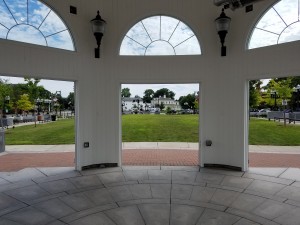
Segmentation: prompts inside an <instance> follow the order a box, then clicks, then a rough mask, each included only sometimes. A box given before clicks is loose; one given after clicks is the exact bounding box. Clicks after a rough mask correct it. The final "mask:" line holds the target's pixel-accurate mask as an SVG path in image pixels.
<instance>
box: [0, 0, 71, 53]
mask: <svg viewBox="0 0 300 225" xmlns="http://www.w3.org/2000/svg"><path fill="white" fill-rule="evenodd" d="M0 38H2V39H7V40H13V41H20V42H25V43H31V44H36V45H43V46H48V47H53V48H61V49H66V50H70V51H74V44H73V40H72V37H71V35H70V32H69V30H68V29H67V27H66V25H65V24H64V22H63V21H62V20H61V18H60V17H59V16H58V15H57V14H56V13H55V12H54V11H53V10H52V9H50V8H49V7H48V6H46V5H45V4H43V3H42V2H40V1H38V0H13V1H12V0H0Z"/></svg>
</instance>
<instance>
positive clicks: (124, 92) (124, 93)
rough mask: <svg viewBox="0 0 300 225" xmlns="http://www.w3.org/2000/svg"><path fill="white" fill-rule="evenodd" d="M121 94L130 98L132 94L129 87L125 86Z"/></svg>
mask: <svg viewBox="0 0 300 225" xmlns="http://www.w3.org/2000/svg"><path fill="white" fill-rule="evenodd" d="M121 96H122V97H127V98H129V97H130V96H131V93H130V89H129V88H123V89H122V90H121Z"/></svg>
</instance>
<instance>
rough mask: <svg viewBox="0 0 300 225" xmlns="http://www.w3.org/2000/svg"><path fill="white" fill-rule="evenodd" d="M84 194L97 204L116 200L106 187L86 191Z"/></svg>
mask: <svg viewBox="0 0 300 225" xmlns="http://www.w3.org/2000/svg"><path fill="white" fill-rule="evenodd" d="M84 194H85V196H87V197H88V198H89V199H90V200H91V201H92V202H94V203H95V204H96V205H102V204H103V205H105V204H108V203H112V202H114V199H113V198H112V197H111V195H110V194H109V191H108V190H107V189H106V188H101V189H95V190H90V191H85V192H84Z"/></svg>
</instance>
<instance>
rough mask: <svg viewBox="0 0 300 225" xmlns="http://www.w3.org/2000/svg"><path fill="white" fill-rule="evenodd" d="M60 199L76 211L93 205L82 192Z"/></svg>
mask: <svg viewBox="0 0 300 225" xmlns="http://www.w3.org/2000/svg"><path fill="white" fill-rule="evenodd" d="M60 199H61V200H62V201H63V202H64V203H66V204H67V205H68V206H70V207H71V208H72V209H74V210H77V211H81V210H85V209H88V208H92V207H94V206H95V204H94V203H93V202H92V201H91V200H90V199H88V198H87V197H86V196H85V195H84V194H83V193H77V194H73V195H67V196H64V197H61V198H60Z"/></svg>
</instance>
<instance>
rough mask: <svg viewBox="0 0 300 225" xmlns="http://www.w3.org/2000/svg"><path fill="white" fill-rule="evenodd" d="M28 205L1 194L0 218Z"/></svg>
mask: <svg viewBox="0 0 300 225" xmlns="http://www.w3.org/2000/svg"><path fill="white" fill-rule="evenodd" d="M25 206H27V205H26V204H24V203H22V202H20V201H18V200H16V199H14V198H12V197H9V196H7V195H5V194H2V193H0V216H2V215H5V214H7V213H10V212H13V211H16V210H18V209H21V208H24V207H25Z"/></svg>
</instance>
